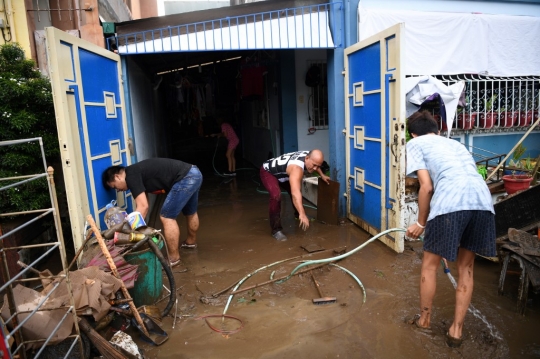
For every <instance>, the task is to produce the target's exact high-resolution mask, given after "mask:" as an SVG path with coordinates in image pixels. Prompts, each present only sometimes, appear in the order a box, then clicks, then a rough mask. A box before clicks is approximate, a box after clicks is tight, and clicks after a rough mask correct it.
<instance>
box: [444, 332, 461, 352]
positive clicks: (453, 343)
mask: <svg viewBox="0 0 540 359" xmlns="http://www.w3.org/2000/svg"><path fill="white" fill-rule="evenodd" d="M461 343H463V337H461V338H454V337H453V336H451V335H450V332H446V345H448V346H449V347H450V348H459V347H460V346H461Z"/></svg>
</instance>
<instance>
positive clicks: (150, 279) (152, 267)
mask: <svg viewBox="0 0 540 359" xmlns="http://www.w3.org/2000/svg"><path fill="white" fill-rule="evenodd" d="M106 208H107V211H106V212H105V224H106V225H107V227H108V228H111V227H113V226H114V225H116V224H118V223H122V222H124V221H125V220H126V219H127V221H128V222H129V224H130V226H131V229H133V230H143V229H144V228H146V222H145V221H144V218H143V217H142V215H141V214H140V213H139V212H132V213H130V214H129V215H128V214H127V213H126V212H125V211H123V210H122V209H121V208H119V207H117V206H116V201H111V203H109V204H108V205H107V207H106ZM150 240H153V241H154V242H156V241H157V239H156V238H155V237H154V238H151V239H150ZM158 247H159V249H161V248H162V247H163V242H162V241H160V242H159V244H158ZM124 259H125V260H126V262H128V263H129V264H132V265H136V266H138V269H137V274H138V276H137V280H136V281H135V286H134V287H133V288H130V289H129V290H128V291H129V294H130V295H131V297H132V298H133V302H134V303H135V306H136V307H140V306H142V305H152V304H154V303H155V302H157V301H158V300H159V299H160V297H161V291H162V289H163V276H162V274H161V263H160V262H159V260H158V258H157V256H156V255H155V254H154V252H153V251H152V250H151V249H150V248H146V249H144V250H141V251H138V252H133V253H129V254H127V255H125V256H124Z"/></svg>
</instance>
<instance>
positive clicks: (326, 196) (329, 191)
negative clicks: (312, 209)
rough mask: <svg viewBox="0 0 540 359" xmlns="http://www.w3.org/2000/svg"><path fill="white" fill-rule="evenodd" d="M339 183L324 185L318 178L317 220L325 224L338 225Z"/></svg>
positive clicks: (332, 182)
mask: <svg viewBox="0 0 540 359" xmlns="http://www.w3.org/2000/svg"><path fill="white" fill-rule="evenodd" d="M338 199H339V182H335V181H332V180H330V184H326V182H324V181H323V179H322V178H319V183H318V185H317V220H318V221H321V222H324V223H326V224H334V225H338V224H339V211H338V205H339V200H338Z"/></svg>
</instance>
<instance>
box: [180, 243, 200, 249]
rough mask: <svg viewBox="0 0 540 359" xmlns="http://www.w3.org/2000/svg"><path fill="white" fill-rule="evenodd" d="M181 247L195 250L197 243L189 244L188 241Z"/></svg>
mask: <svg viewBox="0 0 540 359" xmlns="http://www.w3.org/2000/svg"><path fill="white" fill-rule="evenodd" d="M180 247H182V248H189V249H195V248H197V243H194V244H187V243H186V241H183V242H182V244H181V245H180Z"/></svg>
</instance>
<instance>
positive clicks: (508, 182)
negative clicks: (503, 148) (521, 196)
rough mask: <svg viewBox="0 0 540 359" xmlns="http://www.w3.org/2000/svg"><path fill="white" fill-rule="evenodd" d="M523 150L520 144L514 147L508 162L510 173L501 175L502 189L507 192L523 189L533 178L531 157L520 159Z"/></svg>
mask: <svg viewBox="0 0 540 359" xmlns="http://www.w3.org/2000/svg"><path fill="white" fill-rule="evenodd" d="M525 151H526V148H525V147H524V146H523V145H522V144H520V145H519V146H518V147H517V148H516V150H515V151H514V154H513V155H512V159H511V160H510V163H509V165H510V166H511V167H512V169H511V171H510V174H505V175H504V176H503V182H504V189H505V190H506V193H508V194H513V193H516V192H517V191H521V190H525V189H527V188H529V187H530V185H531V181H532V179H533V178H532V175H531V171H532V169H533V168H534V166H533V164H532V162H531V159H530V157H528V158H527V159H525V161H524V162H522V161H520V159H521V156H523V154H524V153H525ZM516 168H520V169H523V171H520V170H516ZM505 173H507V172H505Z"/></svg>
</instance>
